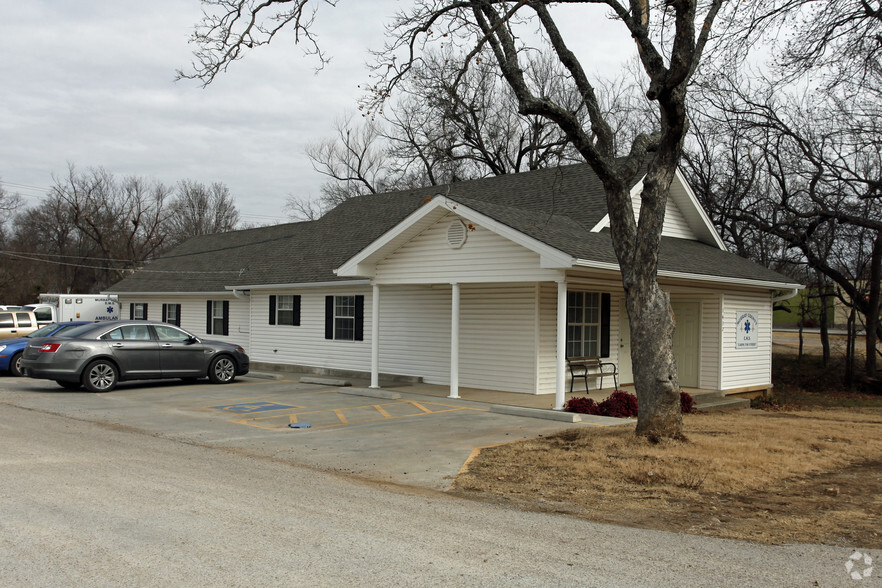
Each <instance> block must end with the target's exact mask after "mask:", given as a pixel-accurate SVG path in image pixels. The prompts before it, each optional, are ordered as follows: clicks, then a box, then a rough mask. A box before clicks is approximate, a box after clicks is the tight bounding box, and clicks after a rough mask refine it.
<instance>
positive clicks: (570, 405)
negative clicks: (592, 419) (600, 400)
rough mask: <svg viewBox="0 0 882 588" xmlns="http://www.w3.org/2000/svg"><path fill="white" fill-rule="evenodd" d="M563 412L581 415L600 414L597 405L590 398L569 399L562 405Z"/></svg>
mask: <svg viewBox="0 0 882 588" xmlns="http://www.w3.org/2000/svg"><path fill="white" fill-rule="evenodd" d="M564 410H566V411H568V412H578V413H581V414H600V409H598V408H597V403H596V402H594V401H593V400H591V399H590V398H587V397H586V398H570V399H569V400H567V402H566V404H564Z"/></svg>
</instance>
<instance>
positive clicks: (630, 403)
mask: <svg viewBox="0 0 882 588" xmlns="http://www.w3.org/2000/svg"><path fill="white" fill-rule="evenodd" d="M564 410H566V411H568V412H578V413H581V414H596V415H600V416H610V417H616V418H628V417H635V416H637V397H636V396H635V395H633V394H631V393H629V392H625V391H624V390H616V391H615V392H613V393H612V394H610V395H609V397H608V398H607V399H606V400H602V401H601V402H600V404H598V403H596V402H594V401H593V400H591V399H590V398H587V397H584V398H570V399H569V400H567V402H566V404H564ZM694 411H695V400H694V399H693V398H692V396H690V395H689V393H688V392H683V391H682V390H681V391H680V412H682V413H683V414H688V413H690V412H694Z"/></svg>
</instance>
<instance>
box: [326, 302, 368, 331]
mask: <svg viewBox="0 0 882 588" xmlns="http://www.w3.org/2000/svg"><path fill="white" fill-rule="evenodd" d="M325 339H334V340H336V341H363V340H364V296H360V295H358V296H326V297H325Z"/></svg>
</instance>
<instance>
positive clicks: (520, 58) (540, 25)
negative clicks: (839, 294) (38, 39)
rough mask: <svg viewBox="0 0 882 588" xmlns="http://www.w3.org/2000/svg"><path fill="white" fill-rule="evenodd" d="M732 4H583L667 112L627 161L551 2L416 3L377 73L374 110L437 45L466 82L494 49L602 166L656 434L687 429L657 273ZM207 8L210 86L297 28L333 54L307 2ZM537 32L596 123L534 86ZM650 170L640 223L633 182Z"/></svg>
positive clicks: (524, 110)
mask: <svg viewBox="0 0 882 588" xmlns="http://www.w3.org/2000/svg"><path fill="white" fill-rule="evenodd" d="M724 3H725V2H724V0H707V1H702V2H700V3H699V2H698V0H667V1H665V2H663V3H659V4H653V3H650V2H649V0H632V1H631V2H630V3H629V4H627V5H625V4H623V3H621V2H619V1H618V0H591V1H586V2H581V3H579V4H584V5H585V6H584V8H586V10H587V9H595V10H596V9H597V8H600V9H605V10H607V11H610V12H611V14H612V17H613V18H614V19H616V20H617V21H619V22H620V23H621V24H623V25H624V28H625V29H626V30H627V34H628V35H629V37H630V38H631V39H632V40H633V42H634V43H635V45H636V49H637V54H638V55H639V58H640V61H641V64H642V66H643V69H644V71H645V74H646V78H647V91H646V97H647V99H648V100H650V101H651V102H653V103H654V105H655V108H656V109H657V112H658V121H659V126H658V127H657V128H647V129H644V130H642V132H640V133H639V134H637V135H636V136H635V137H634V139H633V141H632V142H631V145H630V147H629V148H628V149H627V155H626V156H625V157H624V158H618V157H617V153H616V145H617V143H616V138H615V135H614V129H613V127H612V126H610V122H609V120H608V119H607V117H606V116H605V113H604V110H603V108H602V101H601V99H600V98H599V97H598V95H597V88H596V86H595V84H593V83H592V82H591V80H590V78H589V76H588V75H587V74H586V71H585V69H584V67H583V65H582V63H581V62H580V61H579V59H578V58H577V57H576V55H575V54H574V53H573V52H572V51H571V50H570V48H569V46H568V45H567V42H566V39H565V38H564V36H563V34H562V33H561V31H560V29H559V28H558V26H557V23H556V22H555V19H554V16H553V14H552V12H551V9H550V7H549V3H548V2H546V1H543V0H521V1H518V2H509V1H504V0H463V1H460V2H452V1H451V2H446V1H441V0H435V1H433V0H416V1H415V2H414V3H413V7H412V8H411V9H409V10H406V11H403V12H400V13H399V14H398V15H397V16H396V18H395V20H394V22H393V25H392V27H391V35H390V40H389V43H388V45H387V46H386V47H385V48H384V49H383V51H381V52H378V53H377V54H376V58H377V66H376V68H375V69H374V70H373V71H374V76H375V80H374V83H373V85H372V87H371V90H372V94H373V101H372V104H373V106H374V108H372V109H371V112H374V111H377V110H378V108H379V104H380V103H382V102H384V101H385V100H386V99H387V98H388V97H389V96H390V95H391V94H392V92H393V91H394V90H395V88H396V87H397V86H398V85H399V84H400V83H401V81H402V80H404V79H405V78H406V77H407V76H408V75H410V74H411V73H412V72H413V70H414V68H415V67H416V66H417V65H418V64H419V63H420V62H421V59H422V57H421V56H422V55H423V54H424V51H423V50H424V49H425V48H426V47H427V46H429V45H431V44H432V43H433V42H434V41H435V40H440V42H445V43H456V44H457V45H458V46H460V47H462V49H463V54H464V55H465V58H464V59H463V60H462V61H461V62H460V63H459V72H460V73H459V75H460V77H463V76H466V75H467V73H468V71H469V68H470V67H471V65H472V64H473V60H474V59H476V58H477V57H478V56H479V55H482V53H483V52H484V51H485V50H488V49H489V51H490V54H492V56H493V59H494V61H495V64H496V67H497V68H498V71H499V72H500V74H501V75H502V77H503V79H504V80H505V82H506V83H507V84H508V86H509V87H510V89H511V90H512V92H513V94H514V96H515V98H516V101H517V104H518V111H519V113H520V114H521V115H524V116H528V117H529V116H538V117H542V118H545V119H547V120H550V121H552V122H553V123H554V124H555V125H557V126H558V127H559V128H560V130H561V131H562V132H563V133H564V135H565V136H566V138H567V141H568V142H569V143H570V145H571V146H572V148H573V149H575V150H576V151H577V152H578V153H579V154H580V156H581V157H582V158H583V159H584V160H585V161H586V162H587V163H588V164H589V165H590V166H591V167H592V169H593V170H594V171H595V173H596V174H597V176H598V177H599V178H600V181H601V182H602V183H603V186H604V188H605V191H606V196H607V205H608V209H609V215H610V224H611V235H612V241H613V246H614V249H615V251H616V255H617V257H618V260H619V265H620V267H621V270H622V282H623V285H624V289H625V299H626V304H625V306H626V308H627V311H628V315H629V317H630V324H631V341H632V348H631V356H632V363H633V365H634V379H635V386H636V390H637V396H638V399H639V406H640V414H639V416H638V423H637V432H638V434H640V435H645V436H648V437H650V438H668V437H681V436H682V417H681V415H680V407H679V381H678V378H677V372H676V367H675V364H674V356H673V351H672V333H673V317H672V312H671V306H670V301H669V297H668V295H667V294H666V293H665V292H664V291H663V290H662V289H661V288H660V287H659V285H658V282H657V280H656V275H657V269H658V249H659V244H660V241H661V230H662V225H663V223H664V212H665V205H666V203H667V199H668V195H669V191H670V185H671V182H672V181H673V178H674V174H675V172H676V169H677V164H678V162H679V159H680V154H681V150H682V146H683V140H684V137H685V135H686V130H687V119H686V95H687V87H688V85H689V82H690V80H691V78H692V76H693V74H694V73H695V70H696V68H697V66H698V64H699V63H700V61H701V58H702V54H703V52H704V49H705V46H706V44H707V41H708V38H709V35H710V33H711V30H712V28H713V26H714V23H715V21H716V19H717V14H718V12H719V11H720V9H721V7H722V6H723V4H724ZM203 4H204V5H205V7H206V13H205V17H204V18H203V20H202V21H201V23H200V24H198V25H197V27H196V32H195V34H194V35H193V37H192V40H193V41H194V42H195V43H196V44H197V45H198V49H197V53H196V55H197V57H198V64H196V65H195V67H194V71H193V72H191V73H189V74H181V76H182V77H192V78H197V79H199V80H200V81H202V83H203V84H209V83H211V81H212V80H213V79H214V78H215V77H216V76H217V75H218V74H219V73H220V72H222V71H223V70H224V69H225V68H226V67H228V66H229V65H230V64H231V63H232V62H233V61H234V60H236V59H238V58H240V57H241V56H242V55H243V53H242V52H243V51H245V50H247V49H249V48H251V47H254V46H258V45H261V44H266V43H269V42H271V41H272V40H273V38H275V36H276V35H277V34H279V33H280V32H281V31H282V29H283V28H285V27H287V28H288V32H289V33H291V34H294V35H295V36H296V38H298V39H300V40H302V41H304V42H306V43H307V47H308V48H309V49H310V50H311V51H313V52H316V53H318V55H319V59H320V60H322V59H323V56H322V55H321V53H320V51H319V50H318V47H317V46H316V44H315V39H314V37H313V36H312V34H311V30H310V26H311V25H312V22H313V18H314V17H315V12H314V11H313V8H314V6H315V5H314V4H311V3H309V2H308V1H307V0H298V1H294V2H290V1H284V0H266V1H264V2H261V3H259V4H254V3H251V2H247V1H246V0H209V1H206V2H204V3H203ZM328 4H331V3H328ZM568 4H576V3H568ZM602 16H603V12H599V13H598V12H595V13H594V17H595V18H598V17H602ZM583 18H584V16H583ZM534 31H535V32H537V33H538V34H539V35H540V36H541V37H542V38H543V39H544V42H545V43H546V44H547V45H546V51H547V53H548V54H549V55H551V56H552V57H553V58H554V59H555V60H556V61H558V62H559V63H560V64H561V66H562V67H563V69H564V70H565V71H566V72H567V76H568V77H567V83H568V85H569V86H570V87H571V88H572V89H573V90H574V91H575V92H576V93H577V94H578V95H579V96H580V98H581V100H582V103H583V104H584V108H585V112H586V114H587V118H586V119H583V118H581V117H580V116H578V114H577V113H575V112H573V111H572V110H571V109H570V108H568V107H567V106H568V105H567V104H563V103H561V102H560V101H559V100H557V99H555V97H553V96H546V95H543V94H542V93H541V92H540V91H539V90H538V88H537V87H536V86H535V85H534V84H532V83H531V81H530V78H529V76H528V75H527V71H526V63H528V60H526V59H525V55H526V54H527V53H531V52H532V51H534V50H536V49H535V48H534V47H530V46H529V45H528V44H527V43H528V41H529V40H530V39H532V38H535V37H534V36H533V32H534ZM521 33H523V34H521ZM599 58H602V56H601V57H599ZM644 166H645V169H646V176H645V178H644V188H643V193H642V195H641V208H640V216H639V222H638V221H637V219H636V218H635V215H634V211H633V208H632V206H631V200H630V188H631V186H632V185H633V181H634V179H635V177H636V176H637V174H638V173H639V172H640V171H641V170H642V169H644Z"/></svg>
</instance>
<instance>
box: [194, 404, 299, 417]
mask: <svg viewBox="0 0 882 588" xmlns="http://www.w3.org/2000/svg"><path fill="white" fill-rule="evenodd" d="M211 408H216V409H218V410H225V411H227V412H235V413H237V414H251V413H255V412H265V411H268V410H287V409H292V408H297V407H296V406H289V405H287V404H276V403H275V402H248V403H244V404H227V405H225V406H212V407H211Z"/></svg>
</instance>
